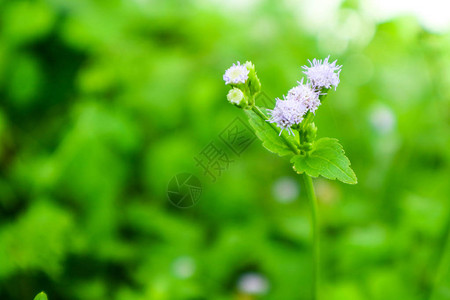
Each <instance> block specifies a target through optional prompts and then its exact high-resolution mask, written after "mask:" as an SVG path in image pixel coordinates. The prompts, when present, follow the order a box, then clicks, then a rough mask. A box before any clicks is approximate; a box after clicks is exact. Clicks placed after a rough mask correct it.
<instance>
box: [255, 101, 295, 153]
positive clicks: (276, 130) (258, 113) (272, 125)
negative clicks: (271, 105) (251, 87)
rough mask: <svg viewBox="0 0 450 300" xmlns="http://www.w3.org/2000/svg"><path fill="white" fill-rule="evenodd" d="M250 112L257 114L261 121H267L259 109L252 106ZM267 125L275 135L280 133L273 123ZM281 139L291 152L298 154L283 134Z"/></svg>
mask: <svg viewBox="0 0 450 300" xmlns="http://www.w3.org/2000/svg"><path fill="white" fill-rule="evenodd" d="M252 111H253V112H254V113H255V114H257V115H258V116H259V117H260V118H261V119H263V120H264V121H267V120H268V119H267V117H266V115H265V114H264V113H263V112H262V111H261V110H260V109H259V107H257V106H256V105H254V106H252ZM268 124H269V125H270V127H272V129H273V130H275V132H276V133H279V132H280V129H279V128H278V127H277V126H276V125H275V124H273V123H270V122H268ZM280 136H281V138H282V139H283V141H284V142H285V143H286V145H287V146H288V147H289V148H291V150H292V151H294V153H296V154H299V153H300V151H299V150H298V147H297V146H296V145H295V144H294V143H292V142H291V141H290V140H288V139H287V138H286V136H285V134H284V133H282V134H281V135H280Z"/></svg>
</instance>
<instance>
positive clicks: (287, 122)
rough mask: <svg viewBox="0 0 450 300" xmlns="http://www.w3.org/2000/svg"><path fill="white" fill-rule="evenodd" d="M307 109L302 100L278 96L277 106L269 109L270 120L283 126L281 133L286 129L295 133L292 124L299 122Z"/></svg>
mask: <svg viewBox="0 0 450 300" xmlns="http://www.w3.org/2000/svg"><path fill="white" fill-rule="evenodd" d="M307 110H308V109H307V108H306V106H305V105H304V104H303V103H302V102H299V101H296V100H293V99H285V100H281V99H278V98H277V102H276V104H275V108H274V109H272V110H270V111H269V114H270V119H269V120H268V121H269V122H270V123H276V124H277V125H278V127H280V128H281V131H280V135H281V133H282V132H283V130H285V129H286V130H287V131H288V132H289V134H291V133H292V134H294V132H293V131H292V129H291V126H292V125H295V124H299V123H300V122H301V121H302V120H303V115H304V114H305V113H306V111H307Z"/></svg>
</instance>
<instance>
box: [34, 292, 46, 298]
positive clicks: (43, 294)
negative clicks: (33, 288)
mask: <svg viewBox="0 0 450 300" xmlns="http://www.w3.org/2000/svg"><path fill="white" fill-rule="evenodd" d="M34 300H47V295H46V294H45V293H44V292H40V293H39V294H37V295H36V297H34Z"/></svg>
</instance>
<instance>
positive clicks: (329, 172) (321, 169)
mask: <svg viewBox="0 0 450 300" xmlns="http://www.w3.org/2000/svg"><path fill="white" fill-rule="evenodd" d="M291 162H292V163H293V164H294V170H295V171H296V172H297V173H299V174H302V173H306V174H308V175H309V176H312V177H318V176H323V177H325V178H328V179H331V180H335V179H337V180H340V181H342V182H344V183H348V184H356V183H357V179H356V175H355V173H354V172H353V170H352V169H351V168H350V160H349V159H348V158H347V156H345V154H344V149H343V148H342V146H341V144H339V141H338V140H337V139H332V138H321V139H319V140H317V141H315V142H314V144H313V150H312V152H311V153H308V154H302V155H296V156H294V157H292V158H291Z"/></svg>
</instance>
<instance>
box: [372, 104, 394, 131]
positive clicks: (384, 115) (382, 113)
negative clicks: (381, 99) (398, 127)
mask: <svg viewBox="0 0 450 300" xmlns="http://www.w3.org/2000/svg"><path fill="white" fill-rule="evenodd" d="M370 123H371V124H372V126H373V127H374V128H375V130H376V131H377V132H378V133H380V134H387V133H390V132H392V131H393V130H394V127H395V123H396V117H395V114H394V112H393V111H392V109H390V108H389V107H387V106H384V105H377V106H376V107H374V108H373V109H372V111H371V112H370Z"/></svg>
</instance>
